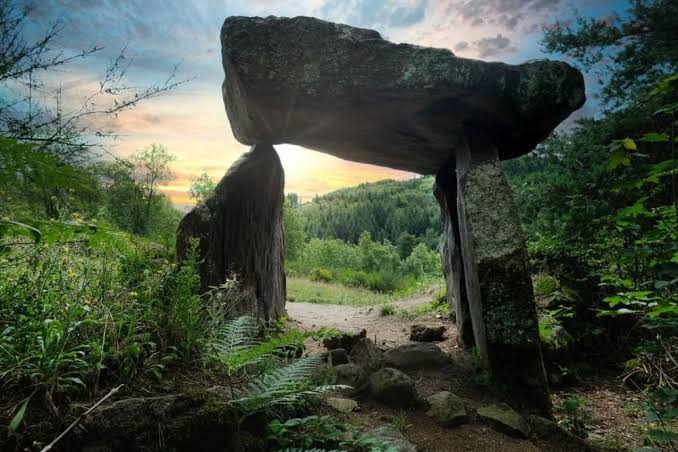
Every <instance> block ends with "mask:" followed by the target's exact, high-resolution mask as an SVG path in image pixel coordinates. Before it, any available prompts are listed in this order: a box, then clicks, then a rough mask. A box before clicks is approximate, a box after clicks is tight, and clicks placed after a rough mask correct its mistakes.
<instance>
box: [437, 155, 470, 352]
mask: <svg viewBox="0 0 678 452" xmlns="http://www.w3.org/2000/svg"><path fill="white" fill-rule="evenodd" d="M433 194H434V195H435V197H436V200H437V201H438V204H439V205H440V220H441V222H442V229H443V235H442V239H441V242H440V260H441V262H442V267H443V274H444V275H445V284H446V286H447V301H448V303H449V304H450V308H451V309H452V310H453V311H454V317H455V323H456V325H457V341H458V342H459V345H461V346H463V347H473V345H474V344H475V340H474V338H473V326H472V324H471V312H470V311H469V306H468V297H467V296H466V281H465V280H464V264H463V262H462V256H461V238H460V236H459V215H458V213H457V175H456V170H455V168H454V165H453V164H451V163H449V162H448V163H447V164H446V165H445V166H444V167H442V168H441V169H440V171H438V174H437V175H436V182H435V185H434V186H433Z"/></svg>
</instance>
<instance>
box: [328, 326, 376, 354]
mask: <svg viewBox="0 0 678 452" xmlns="http://www.w3.org/2000/svg"><path fill="white" fill-rule="evenodd" d="M365 337H367V331H366V330H364V329H363V330H359V331H358V330H356V331H344V332H341V333H339V334H338V335H337V336H332V337H328V338H326V339H324V340H323V345H324V346H325V348H326V349H328V350H332V349H335V348H343V349H344V350H346V352H348V353H351V349H352V348H353V346H354V345H355V344H357V343H358V341H359V340H360V339H363V338H365Z"/></svg>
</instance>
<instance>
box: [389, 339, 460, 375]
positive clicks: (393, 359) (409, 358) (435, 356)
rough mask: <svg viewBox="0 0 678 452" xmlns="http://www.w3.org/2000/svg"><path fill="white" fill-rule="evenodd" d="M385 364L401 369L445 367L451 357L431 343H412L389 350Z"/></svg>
mask: <svg viewBox="0 0 678 452" xmlns="http://www.w3.org/2000/svg"><path fill="white" fill-rule="evenodd" d="M384 362H385V364H386V365H387V366H389V367H396V368H399V369H406V368H418V367H435V366H444V365H446V364H449V363H450V357H449V356H448V355H446V354H445V353H444V352H443V351H442V350H441V349H440V348H439V347H438V346H437V345H435V344H432V343H430V342H412V343H409V344H404V345H400V346H398V347H394V348H392V349H389V350H387V351H386V352H385V353H384Z"/></svg>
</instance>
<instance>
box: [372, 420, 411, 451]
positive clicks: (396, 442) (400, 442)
mask: <svg viewBox="0 0 678 452" xmlns="http://www.w3.org/2000/svg"><path fill="white" fill-rule="evenodd" d="M366 434H367V435H368V436H371V437H373V438H376V439H378V440H379V441H380V442H382V443H384V445H386V447H387V449H388V451H389V452H417V447H416V446H415V445H414V444H412V443H411V442H409V441H408V440H407V438H405V435H403V434H402V433H400V432H399V431H398V430H396V429H395V428H394V427H393V426H391V425H382V426H380V427H376V428H373V429H372V430H368V431H367V432H366Z"/></svg>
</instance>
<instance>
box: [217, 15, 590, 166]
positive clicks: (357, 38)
mask: <svg viewBox="0 0 678 452" xmlns="http://www.w3.org/2000/svg"><path fill="white" fill-rule="evenodd" d="M221 46H222V61H223V68H224V72H225V80H224V83H223V89H222V91H223V95H224V102H225V104H226V112H227V114H228V118H229V120H230V122H231V129H232V130H233V133H234V135H235V138H236V139H237V140H238V141H240V142H241V143H243V144H248V145H251V144H256V143H262V142H269V143H273V144H276V143H291V144H297V145H300V146H304V147H306V148H309V149H314V150H318V151H321V152H325V153H328V154H332V155H335V156H337V157H340V158H343V159H346V160H352V161H358V162H364V163H371V164H375V165H379V166H387V167H390V168H396V169H400V170H405V171H411V172H415V173H420V174H435V173H436V172H437V171H438V170H439V169H440V168H441V167H442V166H443V165H444V164H445V162H446V161H447V160H448V158H449V157H450V150H454V146H453V145H454V143H455V142H456V141H457V140H456V139H457V138H458V137H459V135H460V134H461V130H462V128H463V127H464V126H465V125H467V124H473V125H475V126H476V127H479V128H482V129H483V130H484V131H485V132H486V134H487V136H488V138H490V139H491V140H492V142H493V143H494V144H495V145H496V146H497V147H498V149H499V153H500V156H501V158H502V159H505V158H513V157H516V156H519V155H523V154H525V153H527V152H529V151H530V150H532V149H533V148H534V147H535V146H536V145H537V144H538V143H539V142H541V141H542V140H544V139H545V138H546V137H547V136H548V135H549V134H550V132H551V131H552V130H553V129H554V128H555V127H556V126H557V125H558V124H559V123H560V122H561V121H562V120H563V119H565V118H566V117H567V116H569V115H570V113H572V112H573V111H574V110H576V109H578V108H579V107H581V106H582V105H583V104H584V101H585V96H584V79H583V77H582V74H581V73H580V72H579V71H578V70H576V69H574V68H573V67H571V66H569V65H568V64H566V63H562V62H554V61H546V60H538V61H537V60H535V61H530V62H527V63H524V64H520V65H515V66H513V65H508V64H503V63H496V62H484V61H478V60H472V59H467V58H458V57H456V56H455V55H454V54H453V53H452V52H451V51H450V50H448V49H436V48H427V47H421V46H416V45H411V44H394V43H391V42H388V41H386V40H384V39H382V37H381V36H380V35H379V33H378V32H376V31H373V30H366V29H362V28H355V27H350V26H347V25H342V24H335V23H331V22H326V21H323V20H320V19H315V18H311V17H293V18H286V17H273V16H269V17H266V18H261V17H229V18H227V19H226V20H225V21H224V24H223V27H222V29H221Z"/></svg>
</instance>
